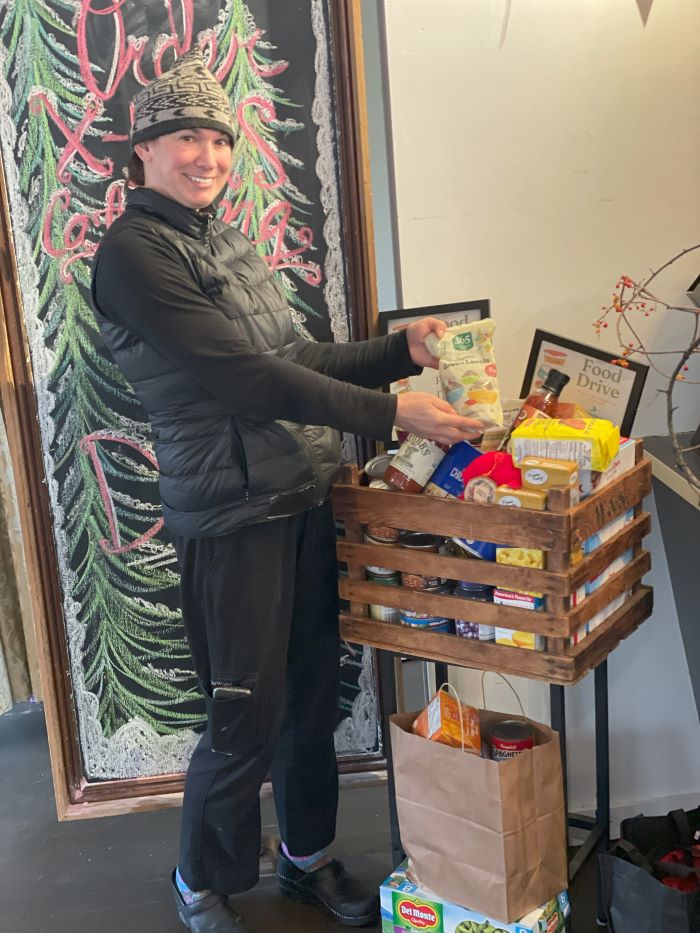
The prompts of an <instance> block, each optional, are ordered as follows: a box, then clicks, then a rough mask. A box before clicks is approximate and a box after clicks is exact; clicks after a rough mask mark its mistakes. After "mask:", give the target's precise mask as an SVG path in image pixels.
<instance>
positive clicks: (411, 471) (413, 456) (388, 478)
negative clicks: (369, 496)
mask: <svg viewBox="0 0 700 933" xmlns="http://www.w3.org/2000/svg"><path fill="white" fill-rule="evenodd" d="M447 450H448V447H447V445H446V444H438V443H437V441H429V440H427V438H424V437H418V436H417V435H415V434H409V435H408V437H407V438H406V440H405V441H404V442H403V444H402V445H401V446H400V447H399V450H398V453H397V454H396V456H395V457H394V459H393V460H392V461H391V463H390V464H389V466H388V467H387V468H386V471H385V473H384V482H385V483H388V484H389V485H390V486H394V487H395V488H396V489H400V490H402V492H414V493H417V492H423V490H424V489H425V486H426V484H427V482H428V480H429V479H430V477H431V476H432V475H433V473H434V472H435V468H436V467H437V465H438V464H439V463H440V461H441V460H442V458H443V457H444V456H445V454H446V452H447Z"/></svg>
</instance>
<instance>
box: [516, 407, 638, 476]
mask: <svg viewBox="0 0 700 933" xmlns="http://www.w3.org/2000/svg"><path fill="white" fill-rule="evenodd" d="M619 446H620V429H619V428H618V427H616V426H615V425H614V424H613V423H612V422H611V421H607V420H606V419H605V418H581V419H576V418H573V419H571V420H567V419H562V418H536V419H534V420H528V421H524V422H523V423H522V424H521V425H520V427H518V428H516V429H515V431H513V434H512V436H511V439H510V443H509V445H508V449H509V451H510V453H511V455H512V457H513V461H514V463H515V464H516V466H519V465H520V462H521V460H523V459H524V458H525V457H547V458H548V459H550V460H575V461H576V462H577V463H578V465H579V469H581V470H597V471H600V472H602V471H603V470H606V469H607V468H608V467H609V466H610V464H611V463H612V461H613V459H614V458H615V455H616V454H617V451H618V448H619Z"/></svg>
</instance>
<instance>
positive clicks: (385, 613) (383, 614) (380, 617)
mask: <svg viewBox="0 0 700 933" xmlns="http://www.w3.org/2000/svg"><path fill="white" fill-rule="evenodd" d="M369 615H370V618H371V619H374V621H375V622H399V621H400V619H399V610H398V609H394V608H393V607H392V606H375V605H370V607H369Z"/></svg>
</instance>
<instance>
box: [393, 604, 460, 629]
mask: <svg viewBox="0 0 700 933" xmlns="http://www.w3.org/2000/svg"><path fill="white" fill-rule="evenodd" d="M399 621H400V622H401V624H402V625H410V626H411V627H412V628H422V629H429V630H430V631H431V632H443V633H444V634H452V633H453V631H454V629H453V626H454V623H453V621H452V619H446V618H445V617H444V616H435V615H429V614H428V613H425V612H412V611H409V610H408V609H402V610H401V612H400V613H399Z"/></svg>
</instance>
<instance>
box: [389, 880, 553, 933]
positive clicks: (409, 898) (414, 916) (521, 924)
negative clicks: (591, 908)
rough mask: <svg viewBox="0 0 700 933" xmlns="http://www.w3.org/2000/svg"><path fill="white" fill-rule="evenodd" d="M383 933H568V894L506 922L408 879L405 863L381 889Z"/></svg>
mask: <svg viewBox="0 0 700 933" xmlns="http://www.w3.org/2000/svg"><path fill="white" fill-rule="evenodd" d="M379 893H380V897H381V907H382V933H406V931H408V930H412V931H425V933H564V928H565V923H566V918H567V917H568V916H569V913H570V908H569V898H568V896H567V893H566V891H562V892H561V894H559V895H558V896H557V897H554V898H552V900H551V901H549V902H548V903H547V904H545V905H544V906H543V907H538V908H537V909H536V910H533V911H531V912H530V913H529V914H528V915H527V916H526V917H523V918H522V920H518V921H516V922H515V923H502V922H500V921H498V920H494V919H492V918H490V917H486V916H484V914H480V913H478V912H477V911H474V910H468V909H467V908H466V907H460V906H459V905H457V904H451V903H450V901H445V900H442V899H441V898H439V897H438V896H437V895H436V894H433V892H432V891H428V890H426V889H425V888H420V887H418V885H416V884H413V882H412V881H409V879H408V878H407V877H406V862H403V863H402V864H401V865H399V867H398V868H396V869H395V870H394V871H393V872H392V873H391V875H389V877H388V878H387V879H386V881H385V882H384V884H383V885H382V886H381V888H380V889H379Z"/></svg>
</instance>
